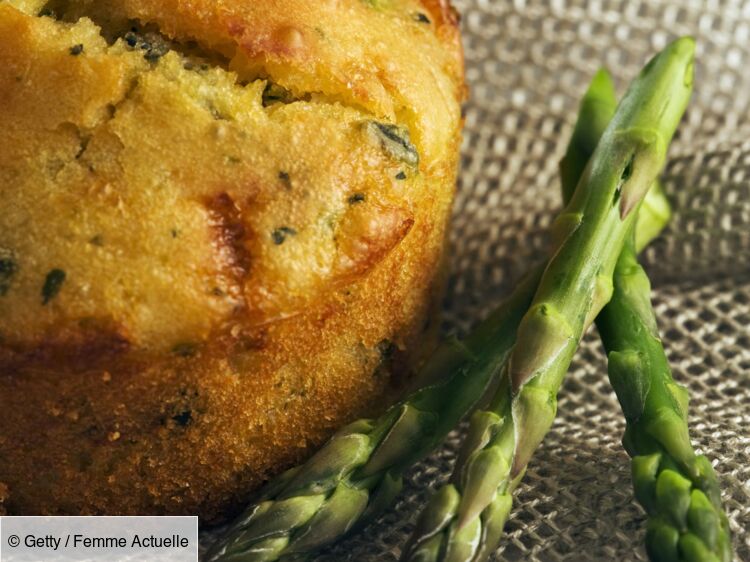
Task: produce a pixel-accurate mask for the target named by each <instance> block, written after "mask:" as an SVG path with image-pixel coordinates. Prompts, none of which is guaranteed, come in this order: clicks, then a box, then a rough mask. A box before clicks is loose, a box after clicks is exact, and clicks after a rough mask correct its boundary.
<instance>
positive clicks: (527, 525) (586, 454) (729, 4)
mask: <svg viewBox="0 0 750 562" xmlns="http://www.w3.org/2000/svg"><path fill="white" fill-rule="evenodd" d="M455 4H456V7H457V8H458V10H459V12H460V13H461V15H462V27H463V37H464V45H465V49H466V62H467V80H468V83H469V86H470V88H471V99H470V101H469V103H468V104H467V106H466V126H465V131H464V145H463V155H462V162H461V166H462V168H461V174H460V181H459V186H458V193H457V199H456V204H455V212H454V218H453V225H452V235H451V236H452V238H451V240H452V249H451V256H452V258H451V259H452V275H451V281H450V283H449V286H448V290H447V298H446V303H445V316H444V318H445V323H446V330H447V331H455V332H458V333H462V332H464V331H466V330H467V329H468V328H469V327H471V326H472V325H474V324H475V323H476V322H477V321H478V320H479V319H481V318H482V317H483V315H484V314H486V313H487V311H488V310H490V309H491V308H492V307H493V306H494V305H495V304H497V303H498V302H500V300H501V299H502V298H503V297H504V296H505V295H507V294H508V293H509V291H510V290H511V289H512V288H513V286H514V284H515V283H516V282H517V281H518V279H519V278H520V277H521V276H522V275H523V274H524V272H526V271H527V270H528V269H529V267H530V266H532V265H533V264H534V263H536V262H537V261H538V260H539V259H541V258H542V257H543V256H544V255H545V248H546V247H547V243H548V238H547V234H546V232H547V228H548V227H549V225H550V222H551V221H552V219H553V217H554V216H555V214H556V213H557V212H558V210H559V208H560V205H561V199H560V183H559V179H558V177H557V164H558V161H559V159H560V158H561V156H562V154H563V151H564V150H565V146H566V143H567V141H568V139H569V137H570V133H571V131H572V126H573V124H574V122H575V119H576V111H577V106H578V102H579V100H580V98H581V96H582V95H583V92H584V90H585V89H586V87H587V85H588V82H589V80H590V79H591V78H592V76H593V75H594V73H595V72H596V70H597V69H598V68H599V67H600V66H605V67H606V68H607V69H608V70H609V71H610V72H611V73H612V74H613V76H614V77H615V80H616V83H617V85H618V88H619V91H618V93H619V94H622V93H623V89H624V87H625V85H626V84H627V82H628V81H629V80H630V79H631V78H633V77H634V76H635V75H636V74H637V72H638V71H639V69H640V67H641V66H642V65H643V64H644V63H645V62H646V60H647V59H648V58H649V57H650V56H651V55H652V54H653V53H654V52H656V51H657V50H659V49H661V48H662V47H664V46H665V45H666V44H667V43H668V42H669V41H670V40H671V39H673V38H674V37H676V36H679V35H684V34H690V35H693V36H694V37H695V38H696V40H697V57H696V69H695V70H696V78H695V94H694V96H693V100H692V103H691V104H690V107H689V109H688V112H687V114H686V116H685V119H684V120H683V122H682V125H681V126H680V129H679V131H678V133H677V135H676V137H675V140H674V142H673V146H672V148H671V152H670V158H669V163H668V165H667V168H666V170H665V173H664V181H665V189H666V191H667V194H668V196H669V198H670V200H671V201H672V203H673V207H674V212H675V216H674V218H673V220H672V223H671V225H670V226H669V227H668V229H667V230H666V231H665V232H664V234H663V235H662V236H661V237H660V238H659V239H658V240H656V241H655V242H654V243H653V244H652V245H651V247H650V248H649V249H648V250H647V251H646V252H645V253H644V254H643V256H642V258H643V262H644V265H645V266H646V269H647V271H648V272H649V274H650V276H651V278H652V283H653V288H654V292H653V300H654V303H655V306H656V311H657V316H658V320H659V326H660V330H661V333H662V336H663V339H664V342H665V346H666V349H667V353H668V356H669V358H670V360H671V363H672V367H673V370H674V375H675V378H676V379H677V380H678V381H679V382H680V383H682V384H684V385H686V386H687V387H688V389H689V391H690V396H691V405H690V424H691V431H692V437H693V442H694V444H695V445H696V446H697V448H698V449H699V451H700V452H702V453H704V454H706V455H707V456H708V457H709V458H710V459H711V460H712V462H713V463H714V466H715V467H716V470H717V472H718V474H719V477H720V481H721V485H722V488H723V500H724V502H725V507H726V509H727V512H728V515H729V518H730V521H731V527H732V531H733V533H734V547H735V553H736V557H737V559H738V560H750V135H749V134H748V133H750V72H747V69H748V68H750V1H746V2H742V1H739V0H705V1H698V0H693V1H687V0H682V1H679V0H634V1H628V2H626V1H623V0H551V1H542V0H529V1H525V0H515V1H510V0H458V1H456V3H455ZM624 427H625V425H624V420H623V416H622V414H621V411H620V408H619V405H618V404H617V401H616V399H615V396H614V393H613V392H612V390H611V387H610V386H609V383H608V381H607V377H606V361H605V355H604V353H603V350H602V347H601V344H600V342H599V339H598V335H597V334H596V333H595V331H594V330H592V331H591V332H590V333H589V334H587V336H586V337H585V338H584V342H583V344H582V346H581V348H580V350H579V352H578V354H577V356H576V359H575V361H574V363H573V365H572V366H571V368H570V371H569V373H568V375H567V378H566V380H565V382H564V385H563V387H562V389H561V392H560V395H559V408H558V417H557V420H556V421H555V424H554V426H553V428H552V431H551V432H550V433H549V434H548V435H547V437H546V439H545V440H544V443H543V444H542V446H541V447H540V448H539V450H538V451H537V453H536V454H535V455H534V457H533V459H532V461H531V463H530V465H529V468H528V472H527V474H526V476H525V478H524V480H523V484H522V485H521V486H520V489H519V490H518V492H517V494H516V499H515V504H514V509H513V512H512V515H511V519H510V521H509V522H508V524H507V526H506V536H505V540H504V542H503V545H502V546H501V547H500V549H499V550H498V551H497V553H496V555H495V558H494V560H496V561H511V560H528V561H540V562H547V561H558V560H575V561H579V560H584V561H589V560H591V561H594V560H596V561H599V560H617V561H627V562H630V561H636V560H645V559H646V554H645V551H644V548H643V539H644V534H645V514H644V512H643V510H642V509H641V508H640V507H639V506H638V505H637V504H636V503H635V501H634V498H633V491H632V486H631V482H630V463H629V459H628V457H627V455H626V453H625V452H624V450H623V448H622V446H621V444H620V439H621V437H622V433H623V430H624ZM460 435H461V434H460V431H457V432H454V433H453V434H452V435H451V436H450V437H449V439H448V440H447V442H446V444H445V446H444V447H443V448H442V449H441V450H439V451H437V452H436V453H435V454H434V455H432V456H431V457H430V458H429V459H428V460H427V461H425V462H423V463H421V464H420V465H418V466H417V467H415V468H414V469H413V470H412V471H411V472H410V473H409V474H408V478H407V482H406V485H405V489H404V491H403V493H402V494H401V496H400V498H399V500H398V502H397V504H396V506H395V507H394V509H392V510H391V511H389V512H388V513H386V514H385V515H384V516H382V517H381V518H380V519H379V520H378V521H377V522H375V523H373V524H371V525H370V526H368V527H367V528H365V529H364V530H363V531H362V532H360V533H359V534H357V535H354V536H352V537H350V538H348V539H347V540H345V541H343V542H342V543H341V544H339V545H338V546H336V547H334V548H332V549H330V550H328V551H327V552H325V553H323V554H321V555H320V556H318V557H317V558H316V560H317V561H318V562H334V561H335V562H348V561H356V562H364V561H378V562H381V561H382V562H386V561H395V560H397V559H398V556H399V554H400V548H401V547H402V546H403V544H404V542H405V540H406V538H407V537H408V534H409V532H410V530H411V528H412V523H413V520H414V518H415V517H416V515H417V513H418V512H419V511H420V510H421V508H422V507H423V505H424V502H425V501H426V498H427V497H428V493H429V492H430V491H431V490H433V489H436V488H437V487H438V486H440V485H441V484H442V483H444V482H445V481H446V479H447V478H448V477H449V475H450V472H451V469H452V465H453V461H454V458H455V455H456V452H457V449H458V447H459V446H460Z"/></svg>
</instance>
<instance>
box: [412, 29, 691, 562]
mask: <svg viewBox="0 0 750 562" xmlns="http://www.w3.org/2000/svg"><path fill="white" fill-rule="evenodd" d="M693 50H694V44H693V41H692V39H689V38H683V39H679V40H677V41H675V42H674V43H672V44H671V45H669V46H668V47H667V48H666V49H665V50H664V51H662V52H661V53H660V54H659V55H657V56H656V57H654V59H652V60H651V62H649V64H648V65H647V66H646V67H645V68H644V70H643V71H642V72H641V74H640V76H639V77H638V78H637V79H636V80H635V82H634V83H633V84H632V85H631V87H630V88H629V90H628V93H627V94H626V96H625V98H624V99H623V101H622V103H621V104H620V106H619V107H618V109H617V111H616V113H615V115H614V117H613V119H612V121H611V122H610V124H609V126H608V127H607V128H606V131H605V133H604V135H603V138H602V141H601V142H600V143H599V144H598V145H597V144H596V142H594V145H595V146H596V150H595V152H594V156H593V158H592V159H591V162H590V163H589V164H588V166H587V167H586V168H585V171H584V173H583V176H582V178H581V181H580V182H579V183H578V188H577V189H576V190H575V194H574V195H573V197H572V200H571V202H570V203H569V205H568V207H567V208H566V210H565V212H564V213H563V214H562V215H561V216H560V217H559V218H558V220H557V223H556V227H555V234H556V236H557V238H558V247H557V249H556V251H555V253H554V255H553V257H552V258H551V259H550V262H549V264H548V266H547V268H546V270H545V272H544V274H543V276H542V279H541V281H540V286H539V289H538V290H537V293H536V295H535V297H534V300H533V302H532V305H531V307H530V310H529V312H528V313H527V314H526V315H525V316H524V319H523V320H522V322H521V326H520V327H519V331H518V334H517V342H516V344H515V347H514V349H513V352H512V354H511V356H510V359H509V362H508V364H507V365H506V370H505V372H504V374H503V377H502V380H501V382H500V386H499V389H498V392H497V393H496V395H495V397H494V399H493V401H492V404H491V405H490V408H489V409H488V410H480V411H477V412H475V414H474V415H473V416H472V421H471V424H470V430H469V433H468V435H467V439H466V442H465V445H464V447H463V449H462V452H461V454H460V456H459V459H458V460H457V469H456V471H455V473H454V478H453V482H452V483H451V484H450V485H448V486H446V487H445V488H443V489H442V490H440V492H438V493H437V494H436V495H435V496H433V498H432V499H431V501H430V502H429V503H428V505H427V507H426V508H425V510H424V512H423V513H422V515H421V517H420V518H419V519H418V521H417V525H416V529H415V531H414V534H413V535H412V537H411V539H410V542H409V543H408V544H407V547H406V548H405V550H404V555H403V557H402V560H410V561H420V562H428V561H437V560H441V561H450V562H460V561H466V562H470V561H471V562H476V561H481V560H486V559H487V558H488V557H489V555H490V554H491V552H492V551H493V550H494V549H495V548H496V546H497V543H498V542H499V539H500V536H501V534H502V530H503V527H504V525H505V521H506V519H507V517H508V514H509V512H510V508H511V504H512V499H511V494H512V491H513V490H514V489H515V487H516V486H517V484H518V482H519V480H520V478H521V477H522V476H523V473H524V471H525V467H526V464H527V462H528V460H529V458H530V456H531V454H532V453H533V451H534V450H535V449H536V447H537V446H538V444H539V443H540V442H541V440H542V439H543V437H544V435H545V434H546V432H547V430H548V429H549V427H550V426H551V424H552V421H553V419H554V415H555V411H556V397H557V389H558V388H559V386H560V383H561V381H562V378H563V376H564V374H565V372H566V371H567V369H568V366H569V364H570V361H571V359H572V356H573V353H574V352H575V349H576V348H577V345H578V342H579V341H580V338H581V336H582V335H583V333H584V331H585V329H586V328H587V327H588V325H589V324H590V323H591V321H592V320H593V318H595V317H596V315H597V314H598V313H599V311H600V310H601V308H602V307H603V306H604V305H605V304H606V303H607V302H608V301H609V299H610V297H611V294H612V275H613V270H614V267H615V263H616V260H617V257H618V255H619V253H620V251H621V250H622V248H623V246H624V243H625V240H626V237H627V236H628V234H629V232H630V231H631V228H632V227H633V223H634V220H635V217H636V215H637V210H638V208H639V207H640V206H641V200H642V199H643V197H644V195H645V193H646V191H647V190H648V189H649V186H650V185H651V184H652V182H654V181H655V179H656V175H657V174H658V172H659V171H660V169H661V167H662V164H663V162H664V158H665V154H666V148H667V146H668V144H669V141H670V140H671V137H672V135H673V134H674V130H675V128H676V126H677V124H678V123H679V120H680V117H681V116H682V113H683V112H684V110H685V107H686V105H687V101H688V99H689V97H690V92H691V88H692V60H693ZM604 123H606V119H605V120H604Z"/></svg>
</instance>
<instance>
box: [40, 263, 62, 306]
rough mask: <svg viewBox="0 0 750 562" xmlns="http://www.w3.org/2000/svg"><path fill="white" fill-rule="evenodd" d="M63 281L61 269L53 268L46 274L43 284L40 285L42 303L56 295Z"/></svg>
mask: <svg viewBox="0 0 750 562" xmlns="http://www.w3.org/2000/svg"><path fill="white" fill-rule="evenodd" d="M64 282H65V272H64V271H63V270H62V269H53V270H51V271H50V272H49V273H48V274H47V277H46V278H45V279H44V285H42V305H45V304H47V303H48V302H49V301H51V300H52V299H54V298H55V297H56V296H57V294H58V293H59V292H60V289H61V288H62V286H63V283H64Z"/></svg>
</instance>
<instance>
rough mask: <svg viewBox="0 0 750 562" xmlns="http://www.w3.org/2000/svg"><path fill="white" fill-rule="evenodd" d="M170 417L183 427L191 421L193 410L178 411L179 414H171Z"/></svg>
mask: <svg viewBox="0 0 750 562" xmlns="http://www.w3.org/2000/svg"><path fill="white" fill-rule="evenodd" d="M172 419H173V420H174V421H175V422H176V423H177V425H179V426H181V427H185V426H186V425H188V424H189V423H190V422H191V421H192V419H193V412H191V411H190V410H185V411H184V412H180V413H179V414H177V415H175V416H172Z"/></svg>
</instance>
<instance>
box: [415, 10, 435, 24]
mask: <svg viewBox="0 0 750 562" xmlns="http://www.w3.org/2000/svg"><path fill="white" fill-rule="evenodd" d="M411 17H412V19H413V20H414V21H416V22H419V23H426V24H428V25H429V24H430V23H432V22H431V21H430V18H428V17H427V14H423V13H422V12H414V13H413V14H412V16H411Z"/></svg>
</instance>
